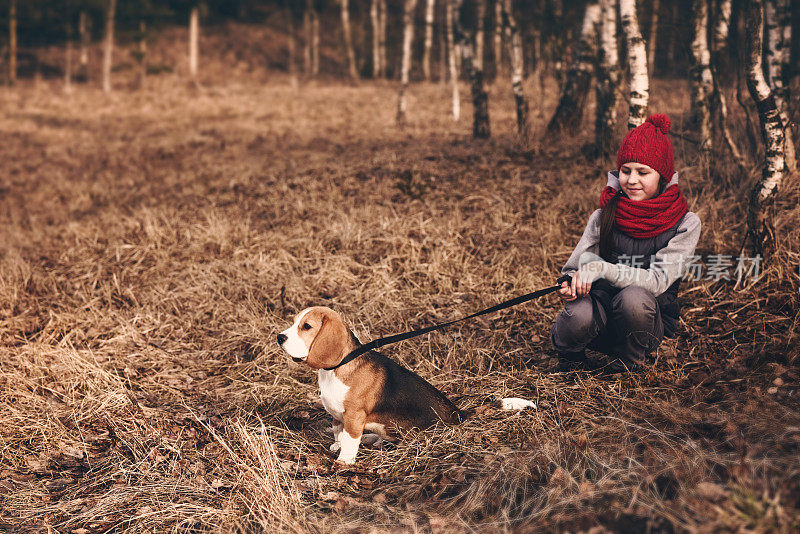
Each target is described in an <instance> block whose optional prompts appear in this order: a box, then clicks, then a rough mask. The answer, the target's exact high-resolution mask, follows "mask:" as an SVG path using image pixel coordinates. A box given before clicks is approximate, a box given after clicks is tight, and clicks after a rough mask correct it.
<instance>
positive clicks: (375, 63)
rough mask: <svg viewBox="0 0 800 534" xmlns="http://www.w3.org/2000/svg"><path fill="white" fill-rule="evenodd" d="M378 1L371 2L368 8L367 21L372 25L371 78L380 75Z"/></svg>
mask: <svg viewBox="0 0 800 534" xmlns="http://www.w3.org/2000/svg"><path fill="white" fill-rule="evenodd" d="M379 6H380V4H379V2H378V0H372V2H370V6H369V19H370V22H371V23H372V77H373V78H378V77H380V75H381V45H380V32H381V30H380V22H381V21H380V15H379V14H378V9H380V7H379Z"/></svg>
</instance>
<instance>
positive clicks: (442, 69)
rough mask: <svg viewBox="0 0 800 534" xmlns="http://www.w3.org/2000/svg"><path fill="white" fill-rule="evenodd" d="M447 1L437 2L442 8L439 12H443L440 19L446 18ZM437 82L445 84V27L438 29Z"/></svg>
mask: <svg viewBox="0 0 800 534" xmlns="http://www.w3.org/2000/svg"><path fill="white" fill-rule="evenodd" d="M446 3H447V0H443V1H442V2H439V5H441V6H442V8H441V9H440V10H439V11H440V12H443V13H444V16H442V20H445V19H446V18H447V6H446V5H444V4H446ZM445 26H447V22H446V21H445ZM439 82H440V83H441V84H443V85H446V84H447V31H446V27H443V28H441V31H439Z"/></svg>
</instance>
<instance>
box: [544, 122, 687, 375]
mask: <svg viewBox="0 0 800 534" xmlns="http://www.w3.org/2000/svg"><path fill="white" fill-rule="evenodd" d="M669 127H670V120H669V118H668V117H667V116H666V115H650V116H649V117H648V118H647V121H646V122H645V123H644V124H642V125H641V126H639V127H637V128H635V129H633V130H631V131H629V132H628V134H627V135H626V136H625V139H624V140H623V141H622V146H620V149H619V153H618V154H617V170H616V171H611V172H609V173H608V184H607V186H606V188H605V189H604V190H603V192H602V194H601V196H600V209H598V210H595V212H594V213H592V215H591V216H590V217H589V222H588V223H587V225H586V229H585V230H584V232H583V236H582V237H581V239H580V241H579V242H578V245H577V246H576V247H575V250H574V251H573V252H572V255H571V256H570V257H569V260H568V261H567V263H566V265H564V267H563V268H562V269H561V273H562V274H569V275H571V276H572V282H571V284H568V283H567V282H563V283H562V285H561V289H560V290H559V292H558V294H559V296H560V297H561V299H562V300H563V301H564V302H565V304H564V309H563V310H562V311H561V313H560V314H559V315H558V317H557V318H556V320H555V321H554V322H553V326H552V328H551V329H550V339H551V342H552V344H553V348H554V349H555V351H556V352H557V353H558V359H559V368H560V369H561V370H568V369H572V368H575V367H576V366H579V365H580V364H582V363H584V362H585V361H586V353H585V349H586V348H587V347H588V348H590V349H593V350H596V351H598V352H602V353H604V354H607V355H608V356H610V357H611V358H612V361H611V364H610V367H611V370H612V371H614V372H618V371H622V370H624V369H625V368H627V369H634V368H637V367H639V366H640V365H641V364H642V363H644V362H645V361H646V357H647V356H648V355H649V354H650V353H651V352H653V351H654V350H655V349H656V347H658V345H659V344H660V343H661V340H662V339H663V338H664V337H672V336H673V335H674V333H675V330H676V328H677V326H678V315H679V311H680V303H679V301H678V285H679V284H680V279H681V278H682V277H683V275H684V273H685V272H686V268H687V263H688V261H689V259H690V258H691V257H692V256H693V255H694V251H695V247H696V246H697V241H698V239H699V238H700V219H699V218H698V217H697V215H696V214H694V213H692V212H690V211H688V206H687V204H686V199H685V198H684V197H683V193H682V192H681V190H680V189H679V188H678V173H676V172H675V162H674V157H673V152H672V143H671V142H670V140H669V138H668V137H667V133H668V132H669Z"/></svg>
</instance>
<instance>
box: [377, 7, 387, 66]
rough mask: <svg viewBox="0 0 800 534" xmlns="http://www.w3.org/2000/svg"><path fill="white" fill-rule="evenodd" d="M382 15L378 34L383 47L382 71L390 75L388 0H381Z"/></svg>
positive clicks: (380, 44) (380, 15)
mask: <svg viewBox="0 0 800 534" xmlns="http://www.w3.org/2000/svg"><path fill="white" fill-rule="evenodd" d="M378 16H379V17H380V28H381V31H380V33H379V34H378V40H379V43H378V44H379V46H380V49H381V72H382V74H383V76H388V75H389V74H388V69H387V68H386V65H387V63H386V20H387V15H386V0H380V13H379V15H378Z"/></svg>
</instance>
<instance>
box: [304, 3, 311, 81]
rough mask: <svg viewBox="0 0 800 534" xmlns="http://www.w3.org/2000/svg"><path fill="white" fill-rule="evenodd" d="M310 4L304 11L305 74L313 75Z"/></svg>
mask: <svg viewBox="0 0 800 534" xmlns="http://www.w3.org/2000/svg"><path fill="white" fill-rule="evenodd" d="M308 5H309V2H306V9H305V10H303V74H305V75H306V76H310V75H311V13H309V12H308Z"/></svg>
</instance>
